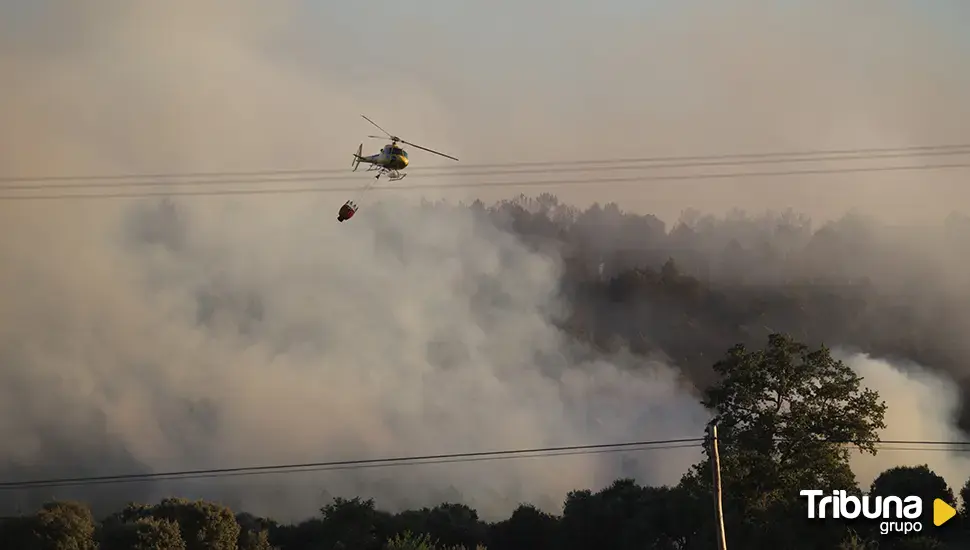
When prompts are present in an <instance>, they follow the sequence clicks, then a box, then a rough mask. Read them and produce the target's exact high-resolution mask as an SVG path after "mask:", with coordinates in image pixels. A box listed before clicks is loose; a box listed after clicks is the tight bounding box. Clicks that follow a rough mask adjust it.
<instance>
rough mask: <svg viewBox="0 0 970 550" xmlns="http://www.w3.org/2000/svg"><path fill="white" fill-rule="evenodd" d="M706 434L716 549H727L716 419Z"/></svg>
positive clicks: (709, 425) (708, 426) (708, 427)
mask: <svg viewBox="0 0 970 550" xmlns="http://www.w3.org/2000/svg"><path fill="white" fill-rule="evenodd" d="M707 436H708V438H709V439H708V441H709V443H710V445H711V450H710V459H711V472H712V474H713V477H714V486H713V488H714V526H715V528H716V529H717V549H718V550H727V537H726V536H725V534H724V506H723V505H722V503H721V457H720V455H719V454H718V451H717V420H713V421H711V423H710V424H708V425H707Z"/></svg>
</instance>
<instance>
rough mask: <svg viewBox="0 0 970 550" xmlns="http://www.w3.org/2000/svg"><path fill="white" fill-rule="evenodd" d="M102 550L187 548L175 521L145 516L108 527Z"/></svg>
mask: <svg viewBox="0 0 970 550" xmlns="http://www.w3.org/2000/svg"><path fill="white" fill-rule="evenodd" d="M101 550H186V544H185V540H184V539H182V534H181V532H180V530H179V526H178V524H177V523H175V522H174V521H171V520H167V519H156V518H152V517H143V518H139V519H136V520H135V521H131V522H126V523H114V524H112V525H111V526H110V527H107V528H106V529H105V530H104V532H103V534H102V538H101Z"/></svg>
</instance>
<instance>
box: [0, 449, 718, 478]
mask: <svg viewBox="0 0 970 550" xmlns="http://www.w3.org/2000/svg"><path fill="white" fill-rule="evenodd" d="M701 441H703V438H699V437H693V438H683V439H667V440H654V441H632V442H627V443H605V444H596V445H570V446H563V447H541V448H533V449H508V450H501V451H481V452H469V453H449V454H437V455H423V456H421V455H419V456H400V457H391V458H377V459H366V460H340V461H329V462H310V463H302V464H279V465H272V466H247V467H238V468H212V469H200V470H180V471H172V472H158V473H147V474H124V475H112V476H92V477H74V478H56V479H43V480H35V481H11V482H4V483H0V490H8V489H26V488H35V487H51V486H58V487H60V486H71V485H75V486H76V485H94V484H102V483H123V482H130V481H146V480H156V479H197V478H200V477H226V476H239V475H245V476H248V475H258V474H263V473H297V472H307V471H310V472H312V471H326V470H347V469H361V468H374V467H382V466H395V465H397V466H404V465H407V466H412V465H420V464H442V463H450V462H471V461H482V460H507V459H512V458H533V457H548V456H567V455H576V454H594V453H603V452H622V451H643V450H653V449H671V448H682V447H679V446H678V445H681V444H685V443H686V444H689V445H686V446H685V447H697V446H700V442H701Z"/></svg>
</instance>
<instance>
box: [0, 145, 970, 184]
mask: <svg viewBox="0 0 970 550" xmlns="http://www.w3.org/2000/svg"><path fill="white" fill-rule="evenodd" d="M967 149H970V144H954V145H920V146H910V147H881V148H856V149H816V150H807V151H787V152H770V153H725V154H713V155H681V156H655V157H628V158H614V159H585V160H556V161H553V160H550V161H525V162H493V163H485V164H464V165H441V166H416V167H413V168H409V171H410V172H414V171H425V170H435V171H437V170H442V171H446V172H448V173H455V172H461V171H462V170H465V169H469V168H503V167H526V166H583V165H596V164H629V163H659V162H690V163H697V162H703V161H725V160H730V159H735V160H741V159H752V160H754V159H766V160H767V159H781V158H782V157H789V158H788V159H786V160H775V162H789V161H791V162H799V161H803V160H817V159H816V158H806V157H818V156H826V157H833V156H834V157H835V158H832V159H831V160H853V159H855V158H867V157H869V158H889V157H893V156H914V155H917V154H919V153H920V152H922V154H923V155H924V156H925V155H933V154H962V153H963V152H968V151H965V150H967ZM845 155H848V158H845V157H844V156H845ZM749 162H750V161H749ZM344 172H346V169H343V168H339V169H338V168H329V169H325V168H303V169H269V170H248V171H195V172H158V173H153V174H152V173H147V174H146V173H141V174H101V175H95V174H89V175H47V176H6V177H0V182H2V183H15V182H23V183H26V182H55V181H92V180H130V179H153V180H154V179H175V178H190V177H218V178H224V177H242V176H258V177H266V176H277V175H284V176H285V175H305V176H314V175H320V174H335V173H344Z"/></svg>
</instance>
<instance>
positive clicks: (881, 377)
mask: <svg viewBox="0 0 970 550" xmlns="http://www.w3.org/2000/svg"><path fill="white" fill-rule="evenodd" d="M843 360H844V361H846V363H847V364H848V365H849V366H851V367H852V368H853V370H855V371H856V373H857V374H858V375H859V376H862V377H863V378H864V380H863V382H862V383H863V385H865V386H867V387H869V388H871V389H873V390H875V391H877V392H879V394H880V396H881V397H882V399H884V400H885V401H886V405H887V407H888V408H887V411H886V429H885V430H883V431H882V433H881V437H882V439H883V440H884V441H913V442H916V441H936V442H943V441H946V442H957V443H963V444H964V445H929V444H918V443H898V444H888V443H887V444H885V445H882V446H880V449H879V453H878V454H877V455H876V456H871V455H860V456H857V457H856V458H854V460H853V463H852V468H853V470H854V471H855V473H856V477H857V479H858V481H859V484H860V485H861V486H862V487H863V488H867V487H868V486H869V484H870V483H872V480H874V479H875V478H876V476H878V475H879V474H880V473H881V472H883V471H884V470H886V469H888V468H892V467H893V466H918V465H920V464H926V465H927V466H929V468H930V469H931V470H933V471H935V472H936V473H937V474H939V475H941V476H943V478H944V479H946V481H947V483H948V484H949V486H950V488H951V489H953V493H954V495H956V496H959V493H960V489H961V488H962V487H963V485H964V483H966V482H967V479H970V458H968V457H967V455H966V446H965V444H966V443H968V442H970V440H968V439H967V437H966V435H964V434H962V433H961V432H960V430H959V429H957V427H956V423H955V418H956V414H957V410H958V407H959V388H957V387H956V385H955V384H954V383H953V381H952V380H950V379H948V378H947V377H946V375H945V374H942V373H931V372H928V371H926V370H925V369H924V368H923V367H921V366H919V365H914V364H911V363H904V362H900V361H894V362H889V361H886V360H877V359H872V358H870V357H869V356H868V355H866V354H853V355H847V356H846V357H845V359H843Z"/></svg>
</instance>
